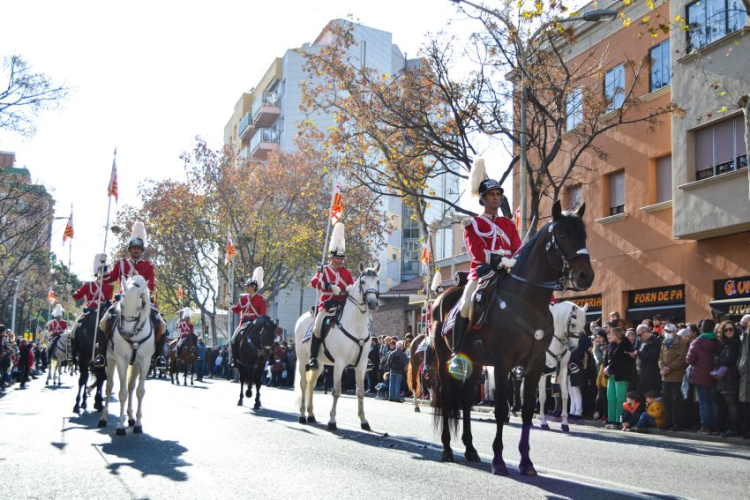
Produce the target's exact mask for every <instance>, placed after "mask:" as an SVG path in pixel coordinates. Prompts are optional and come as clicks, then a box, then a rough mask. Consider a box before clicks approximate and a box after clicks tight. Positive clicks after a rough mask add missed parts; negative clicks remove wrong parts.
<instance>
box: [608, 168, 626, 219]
mask: <svg viewBox="0 0 750 500" xmlns="http://www.w3.org/2000/svg"><path fill="white" fill-rule="evenodd" d="M624 212H625V172H624V171H620V172H617V173H614V174H611V175H610V176H609V215H617V214H621V213H624Z"/></svg>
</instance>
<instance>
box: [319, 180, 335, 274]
mask: <svg viewBox="0 0 750 500" xmlns="http://www.w3.org/2000/svg"><path fill="white" fill-rule="evenodd" d="M338 177H339V170H338V168H337V169H336V173H335V175H334V176H333V184H332V185H331V204H330V205H329V206H328V216H327V217H328V222H327V224H326V237H325V239H324V240H323V258H322V259H321V264H320V267H321V268H322V267H323V266H325V264H326V247H327V246H328V234H329V233H330V232H331V212H332V211H333V202H334V200H335V199H336V182H338Z"/></svg>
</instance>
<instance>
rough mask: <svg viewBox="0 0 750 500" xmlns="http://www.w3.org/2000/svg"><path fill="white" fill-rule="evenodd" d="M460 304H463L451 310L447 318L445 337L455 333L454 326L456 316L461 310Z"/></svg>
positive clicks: (444, 325)
mask: <svg viewBox="0 0 750 500" xmlns="http://www.w3.org/2000/svg"><path fill="white" fill-rule="evenodd" d="M460 304H461V302H459V303H458V304H456V305H455V306H453V309H451V310H450V312H449V313H448V316H446V318H445V323H443V331H442V334H443V337H445V336H447V335H449V334H450V333H451V332H452V331H453V325H454V324H455V323H456V315H457V314H458V312H459V311H460V310H461V308H460V307H459V305H460Z"/></svg>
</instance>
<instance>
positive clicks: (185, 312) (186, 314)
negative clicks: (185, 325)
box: [180, 307, 193, 319]
mask: <svg viewBox="0 0 750 500" xmlns="http://www.w3.org/2000/svg"><path fill="white" fill-rule="evenodd" d="M192 314H193V311H191V310H190V308H189V307H186V308H185V309H183V310H182V311H180V316H182V319H187V318H189V317H190V316H191V315H192Z"/></svg>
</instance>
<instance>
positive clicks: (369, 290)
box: [346, 269, 380, 314]
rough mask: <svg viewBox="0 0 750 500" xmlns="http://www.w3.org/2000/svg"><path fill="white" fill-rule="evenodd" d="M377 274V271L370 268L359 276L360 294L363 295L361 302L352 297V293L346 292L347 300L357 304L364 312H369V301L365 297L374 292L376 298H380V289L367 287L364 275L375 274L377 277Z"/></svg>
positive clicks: (361, 311) (360, 310)
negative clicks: (364, 282)
mask: <svg viewBox="0 0 750 500" xmlns="http://www.w3.org/2000/svg"><path fill="white" fill-rule="evenodd" d="M377 275H378V274H377V273H376V272H375V271H372V270H370V269H368V270H366V271H365V272H364V273H362V274H361V275H360V276H359V278H357V281H358V282H359V296H360V297H361V299H360V300H361V302H357V301H356V300H354V299H353V298H352V296H351V295H349V294H346V300H348V301H349V302H351V303H352V304H354V305H355V306H357V309H359V312H360V313H362V314H366V313H367V302H365V297H366V296H367V295H368V294H370V293H373V294H375V298H376V299H378V300H379V299H380V291H378V290H377V289H375V288H367V289H365V287H364V285H363V284H362V277H364V276H375V277H377Z"/></svg>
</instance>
